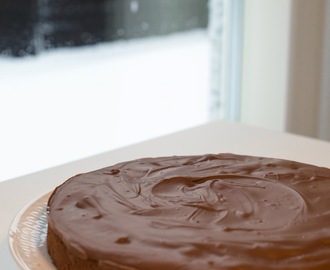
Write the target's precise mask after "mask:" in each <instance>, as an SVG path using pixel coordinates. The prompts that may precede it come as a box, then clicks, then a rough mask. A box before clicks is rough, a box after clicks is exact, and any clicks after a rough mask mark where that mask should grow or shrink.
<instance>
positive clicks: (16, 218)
mask: <svg viewBox="0 0 330 270" xmlns="http://www.w3.org/2000/svg"><path fill="white" fill-rule="evenodd" d="M52 192H53V189H52V190H49V191H47V192H44V193H42V194H41V195H39V196H36V197H35V198H34V199H31V200H29V201H28V202H27V203H26V204H24V205H23V206H22V207H21V208H20V210H19V211H18V212H17V213H16V214H15V216H14V218H13V219H12V221H11V223H10V225H9V228H8V242H7V243H8V245H9V250H10V253H11V255H12V257H13V259H14V260H15V262H16V264H17V265H18V267H19V268H20V269H23V270H33V269H31V268H30V267H29V265H28V264H27V263H26V261H25V260H24V259H23V258H22V256H21V255H20V254H19V252H17V251H15V249H16V248H15V241H16V242H17V241H18V240H15V239H14V237H13V234H17V233H18V232H17V229H18V226H19V224H20V222H21V220H22V216H23V215H24V214H27V212H28V210H29V209H30V208H32V206H33V205H34V204H36V203H38V202H40V203H45V202H47V200H48V198H49V197H50V195H51V194H52ZM45 210H46V208H45Z"/></svg>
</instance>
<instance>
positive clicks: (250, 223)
mask: <svg viewBox="0 0 330 270" xmlns="http://www.w3.org/2000/svg"><path fill="white" fill-rule="evenodd" d="M48 221H49V226H51V227H52V228H53V230H54V231H56V232H57V233H58V234H59V236H60V237H61V239H62V241H63V242H64V244H65V245H66V246H67V247H68V249H69V251H70V252H72V253H73V254H75V255H76V256H78V257H81V258H85V259H91V260H96V261H98V263H99V265H104V266H106V265H116V264H119V265H125V266H127V267H128V268H125V269H143V270H147V269H153V270H155V269H157V270H161V269H166V270H168V269H180V270H183V269H187V270H195V269H196V270H204V269H221V270H226V269H231V270H234V269H240V270H248V269H253V270H256V269H262V270H270V269H281V270H284V269H301V270H302V269H306V270H307V269H308V270H312V269H327V270H328V269H330V170H329V169H327V168H320V167H316V166H312V165H308V164H302V163H298V162H293V161H286V160H279V159H271V158H261V157H251V156H241V155H233V154H219V155H203V156H183V157H176V156H174V157H161V158H144V159H139V160H135V161H130V162H124V163H120V164H117V165H114V166H111V167H107V168H104V169H100V170H97V171H94V172H90V173H86V174H81V175H77V176H75V177H73V178H71V179H69V180H68V181H66V182H65V183H64V184H63V185H61V186H60V187H58V188H57V189H56V190H55V192H54V193H53V194H52V196H51V198H50V200H49V205H48Z"/></svg>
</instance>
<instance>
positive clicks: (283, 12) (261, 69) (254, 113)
mask: <svg viewBox="0 0 330 270" xmlns="http://www.w3.org/2000/svg"><path fill="white" fill-rule="evenodd" d="M290 16H291V1H289V0H276V1H274V0H249V1H245V18H244V49H243V81H242V110H241V120H242V122H243V123H246V124H251V125H256V126H262V127H266V128H271V129H276V130H281V131H283V130H284V129H285V118H286V103H287V88H288V85H287V83H288V70H289V49H290V36H289V35H290V29H289V26H290V19H291V18H290Z"/></svg>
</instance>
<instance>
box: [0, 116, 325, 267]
mask: <svg viewBox="0 0 330 270" xmlns="http://www.w3.org/2000/svg"><path fill="white" fill-rule="evenodd" d="M132 133H134V131H132ZM221 152H222V153H225V152H230V153H235V154H247V155H257V156H265V157H277V158H284V159H290V160H296V161H300V162H306V163H310V164H315V165H319V166H325V167H330V143H328V142H324V141H319V140H315V139H310V138H306V137H302V136H296V135H292V134H285V133H281V132H276V131H270V130H264V129H260V128H256V127H249V126H244V125H241V124H237V123H231V122H223V121H218V122H212V123H209V124H206V125H202V126H199V127H195V128H192V129H189V130H184V131H181V132H178V133H175V134H171V135H167V136H164V137H161V138H156V139H153V140H150V141H146V142H143V143H139V144H136V145H132V146H128V147H125V148H122V149H118V150H113V151H109V152H105V153H103V154H100V155H96V156H93V157H90V158H86V159H83V160H79V161H75V162H71V163H68V164H64V165H62V166H58V167H55V168H51V169H47V170H44V171H40V172H37V173H34V174H30V175H27V176H24V177H19V178H16V179H12V180H8V181H5V182H2V183H0V203H1V211H0V213H1V216H0V217H1V220H0V269H1V270H12V269H13V270H16V269H18V266H17V265H16V263H15V261H14V259H13V258H12V256H11V253H10V250H9V245H8V230H9V228H10V225H11V222H12V220H13V219H14V217H15V215H16V213H17V212H18V211H19V210H20V209H21V208H22V207H23V206H24V205H25V204H27V203H28V202H30V201H31V200H34V199H35V198H37V197H39V196H40V195H42V194H44V193H46V192H48V191H50V190H52V189H53V188H55V187H56V186H57V185H59V184H60V183H62V182H63V181H64V180H66V179H67V178H69V177H71V176H73V175H75V174H77V173H81V172H87V171H91V170H94V169H98V168H102V167H105V166H108V165H112V164H115V163H118V162H121V161H126V160H130V159H135V158H139V157H147V156H165V155H190V154H205V153H221ZM1 166H5V164H1Z"/></svg>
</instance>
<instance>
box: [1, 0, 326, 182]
mask: <svg viewBox="0 0 330 270" xmlns="http://www.w3.org/2000/svg"><path fill="white" fill-rule="evenodd" d="M329 75H330V0H315V1H309V0H277V1H273V0H208V1H207V0H180V1H176V0H79V1H78V0H56V1H55V0H25V1H19V0H1V1H0V127H1V128H0V162H1V169H0V181H3V180H6V179H11V178H14V177H17V176H21V175H24V174H28V173H32V172H35V171H38V170H42V169H46V168H49V167H53V166H57V165H60V164H63V163H66V162H70V161H73V160H77V159H81V158H84V157H88V156H91V155H95V154H99V153H102V152H105V151H109V150H112V149H115V148H119V147H123V146H126V145H130V144H133V143H137V142H141V141H144V140H147V139H151V138H155V137H159V136H162V135H165V134H170V133H173V132H176V131H179V130H183V129H187V128H190V127H194V126H196V125H201V124H205V123H208V122H210V121H214V120H218V119H222V120H228V121H237V122H240V123H242V124H247V125H254V126H258V127H262V128H267V129H272V130H274V131H276V132H291V133H295V134H299V135H302V136H309V137H313V138H316V139H322V140H330V78H329ZM219 139H221V138H219ZM270 143H271V142H270ZM179 151H180V149H178V152H179Z"/></svg>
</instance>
